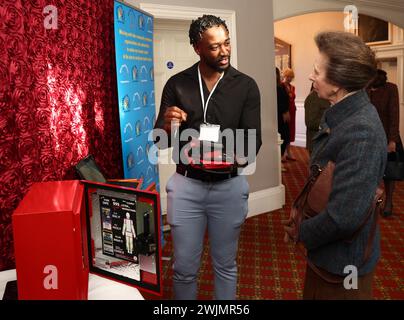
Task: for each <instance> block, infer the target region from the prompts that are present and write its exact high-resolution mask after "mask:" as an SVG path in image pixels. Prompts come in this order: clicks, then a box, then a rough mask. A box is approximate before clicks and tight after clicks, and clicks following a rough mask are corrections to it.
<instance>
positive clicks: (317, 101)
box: [304, 90, 330, 154]
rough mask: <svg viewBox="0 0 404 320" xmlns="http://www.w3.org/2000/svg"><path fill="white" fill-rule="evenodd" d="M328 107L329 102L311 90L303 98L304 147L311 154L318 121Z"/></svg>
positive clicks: (317, 129) (318, 124)
mask: <svg viewBox="0 0 404 320" xmlns="http://www.w3.org/2000/svg"><path fill="white" fill-rule="evenodd" d="M329 107H330V103H329V102H328V101H327V100H325V99H321V98H319V97H318V94H317V92H316V91H314V90H312V91H311V92H310V94H309V95H308V96H307V98H306V100H304V122H305V124H306V149H307V150H308V151H309V153H310V154H311V152H312V150H313V142H312V140H313V137H314V135H315V134H316V133H317V132H318V131H319V126H320V121H321V118H322V116H323V114H324V112H325V111H326V110H327V109H328V108H329Z"/></svg>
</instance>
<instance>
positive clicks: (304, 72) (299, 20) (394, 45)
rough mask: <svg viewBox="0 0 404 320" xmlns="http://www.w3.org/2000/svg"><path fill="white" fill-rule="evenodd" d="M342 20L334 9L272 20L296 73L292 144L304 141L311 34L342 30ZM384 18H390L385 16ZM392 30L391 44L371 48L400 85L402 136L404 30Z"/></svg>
mask: <svg viewBox="0 0 404 320" xmlns="http://www.w3.org/2000/svg"><path fill="white" fill-rule="evenodd" d="M275 3H277V2H275ZM275 3H274V4H275ZM274 7H275V5H274ZM379 14H380V13H379ZM343 19H344V16H343V13H342V12H337V11H334V12H317V13H310V14H304V15H299V16H295V17H291V18H286V19H283V20H278V21H276V22H275V23H274V25H275V27H274V33H275V36H276V37H278V38H280V39H281V40H284V41H286V42H288V43H289V44H291V45H292V54H291V56H292V67H293V70H294V72H295V75H296V77H295V80H294V82H293V84H294V85H295V86H296V106H297V115H296V140H295V143H294V144H295V145H299V146H304V145H305V143H306V136H305V132H306V127H305V124H304V108H303V103H304V99H305V97H306V96H307V94H308V92H309V89H310V85H311V83H310V81H308V76H309V74H310V73H311V70H312V65H313V60H314V56H315V54H316V53H317V48H316V45H315V43H314V41H313V37H314V36H315V34H316V33H317V32H319V31H325V30H341V31H343V29H344V25H343ZM385 19H386V20H388V21H389V19H388V17H385ZM391 32H392V34H391V40H392V41H391V43H390V44H384V45H373V46H372V49H373V50H374V51H375V52H376V57H377V58H378V59H380V60H381V61H383V62H382V65H381V67H382V68H384V69H385V70H386V71H387V72H388V76H389V81H391V82H394V83H396V84H397V85H398V87H399V95H400V118H401V119H400V133H401V136H402V137H404V88H403V84H404V57H403V56H404V30H403V29H401V28H399V27H397V26H396V25H394V24H393V25H392V28H391Z"/></svg>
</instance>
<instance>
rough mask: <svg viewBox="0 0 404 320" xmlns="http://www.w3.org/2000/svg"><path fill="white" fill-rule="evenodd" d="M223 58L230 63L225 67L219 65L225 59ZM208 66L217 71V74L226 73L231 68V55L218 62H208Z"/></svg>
mask: <svg viewBox="0 0 404 320" xmlns="http://www.w3.org/2000/svg"><path fill="white" fill-rule="evenodd" d="M223 58H227V59H228V61H229V62H228V63H227V65H225V66H222V65H220V64H219V62H220V61H221V60H222V59H223ZM206 64H207V65H208V66H209V67H211V68H212V69H213V70H215V71H217V72H220V73H222V72H224V71H226V70H227V69H228V68H229V67H230V55H229V56H226V57H221V58H219V59H217V60H216V61H212V62H211V61H206Z"/></svg>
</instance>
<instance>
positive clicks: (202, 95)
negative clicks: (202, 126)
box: [198, 65, 224, 123]
mask: <svg viewBox="0 0 404 320" xmlns="http://www.w3.org/2000/svg"><path fill="white" fill-rule="evenodd" d="M223 76H224V72H222V74H221V76H220V78H219V80H217V82H216V84H215V86H214V87H213V89H212V91H211V92H210V94H209V97H208V100H206V104H205V95H204V94H203V88H202V77H201V71H200V70H199V65H198V79H199V91H200V92H201V99H202V109H203V122H204V123H206V110H207V109H208V103H209V100H210V97H211V96H212V94H213V91H215V89H216V87H217V85H218V83H219V81H220V80H221V79H222V78H223Z"/></svg>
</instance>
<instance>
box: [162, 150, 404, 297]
mask: <svg viewBox="0 0 404 320" xmlns="http://www.w3.org/2000/svg"><path fill="white" fill-rule="evenodd" d="M292 152H293V155H294V156H295V157H296V158H297V161H295V162H288V163H286V164H285V167H286V168H287V171H286V172H284V173H283V184H284V185H285V188H286V205H285V206H284V208H283V209H281V210H277V211H273V212H270V213H267V214H262V215H259V216H256V217H253V218H249V219H247V221H246V222H245V224H244V226H243V228H242V231H241V235H240V243H239V254H238V266H239V282H238V290H237V294H238V298H239V299H262V300H265V299H276V300H279V299H301V297H302V288H303V279H304V273H305V262H304V260H303V259H302V258H301V256H300V255H299V254H297V253H296V252H295V250H294V248H293V246H291V245H288V244H285V243H284V242H283V230H282V226H281V222H280V221H281V220H282V219H285V218H286V217H287V216H288V213H289V210H290V206H291V203H292V201H293V199H294V197H295V196H296V195H297V193H298V191H299V190H300V188H301V187H302V185H303V181H304V179H305V175H306V172H307V162H308V155H307V152H306V150H305V149H303V148H297V147H295V148H293V149H292ZM394 213H395V215H393V216H392V217H390V218H388V219H384V218H381V219H380V225H381V234H382V240H381V245H382V258H381V260H380V262H379V264H378V267H377V269H376V279H375V282H374V295H375V298H376V299H404V281H403V280H404V268H403V266H404V246H403V240H404V235H403V234H404V183H401V182H400V183H398V184H397V187H396V191H395V194H394ZM166 240H167V242H166V245H165V247H164V250H163V256H165V257H171V256H172V242H171V238H170V235H169V233H167V234H166ZM208 250H209V248H208V243H207V241H206V245H205V250H204V252H203V258H202V263H201V273H200V279H199V299H212V298H213V272H212V267H211V264H210V259H209V255H208ZM171 264H172V259H171V260H169V261H163V285H164V294H163V298H164V299H172V268H171Z"/></svg>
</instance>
